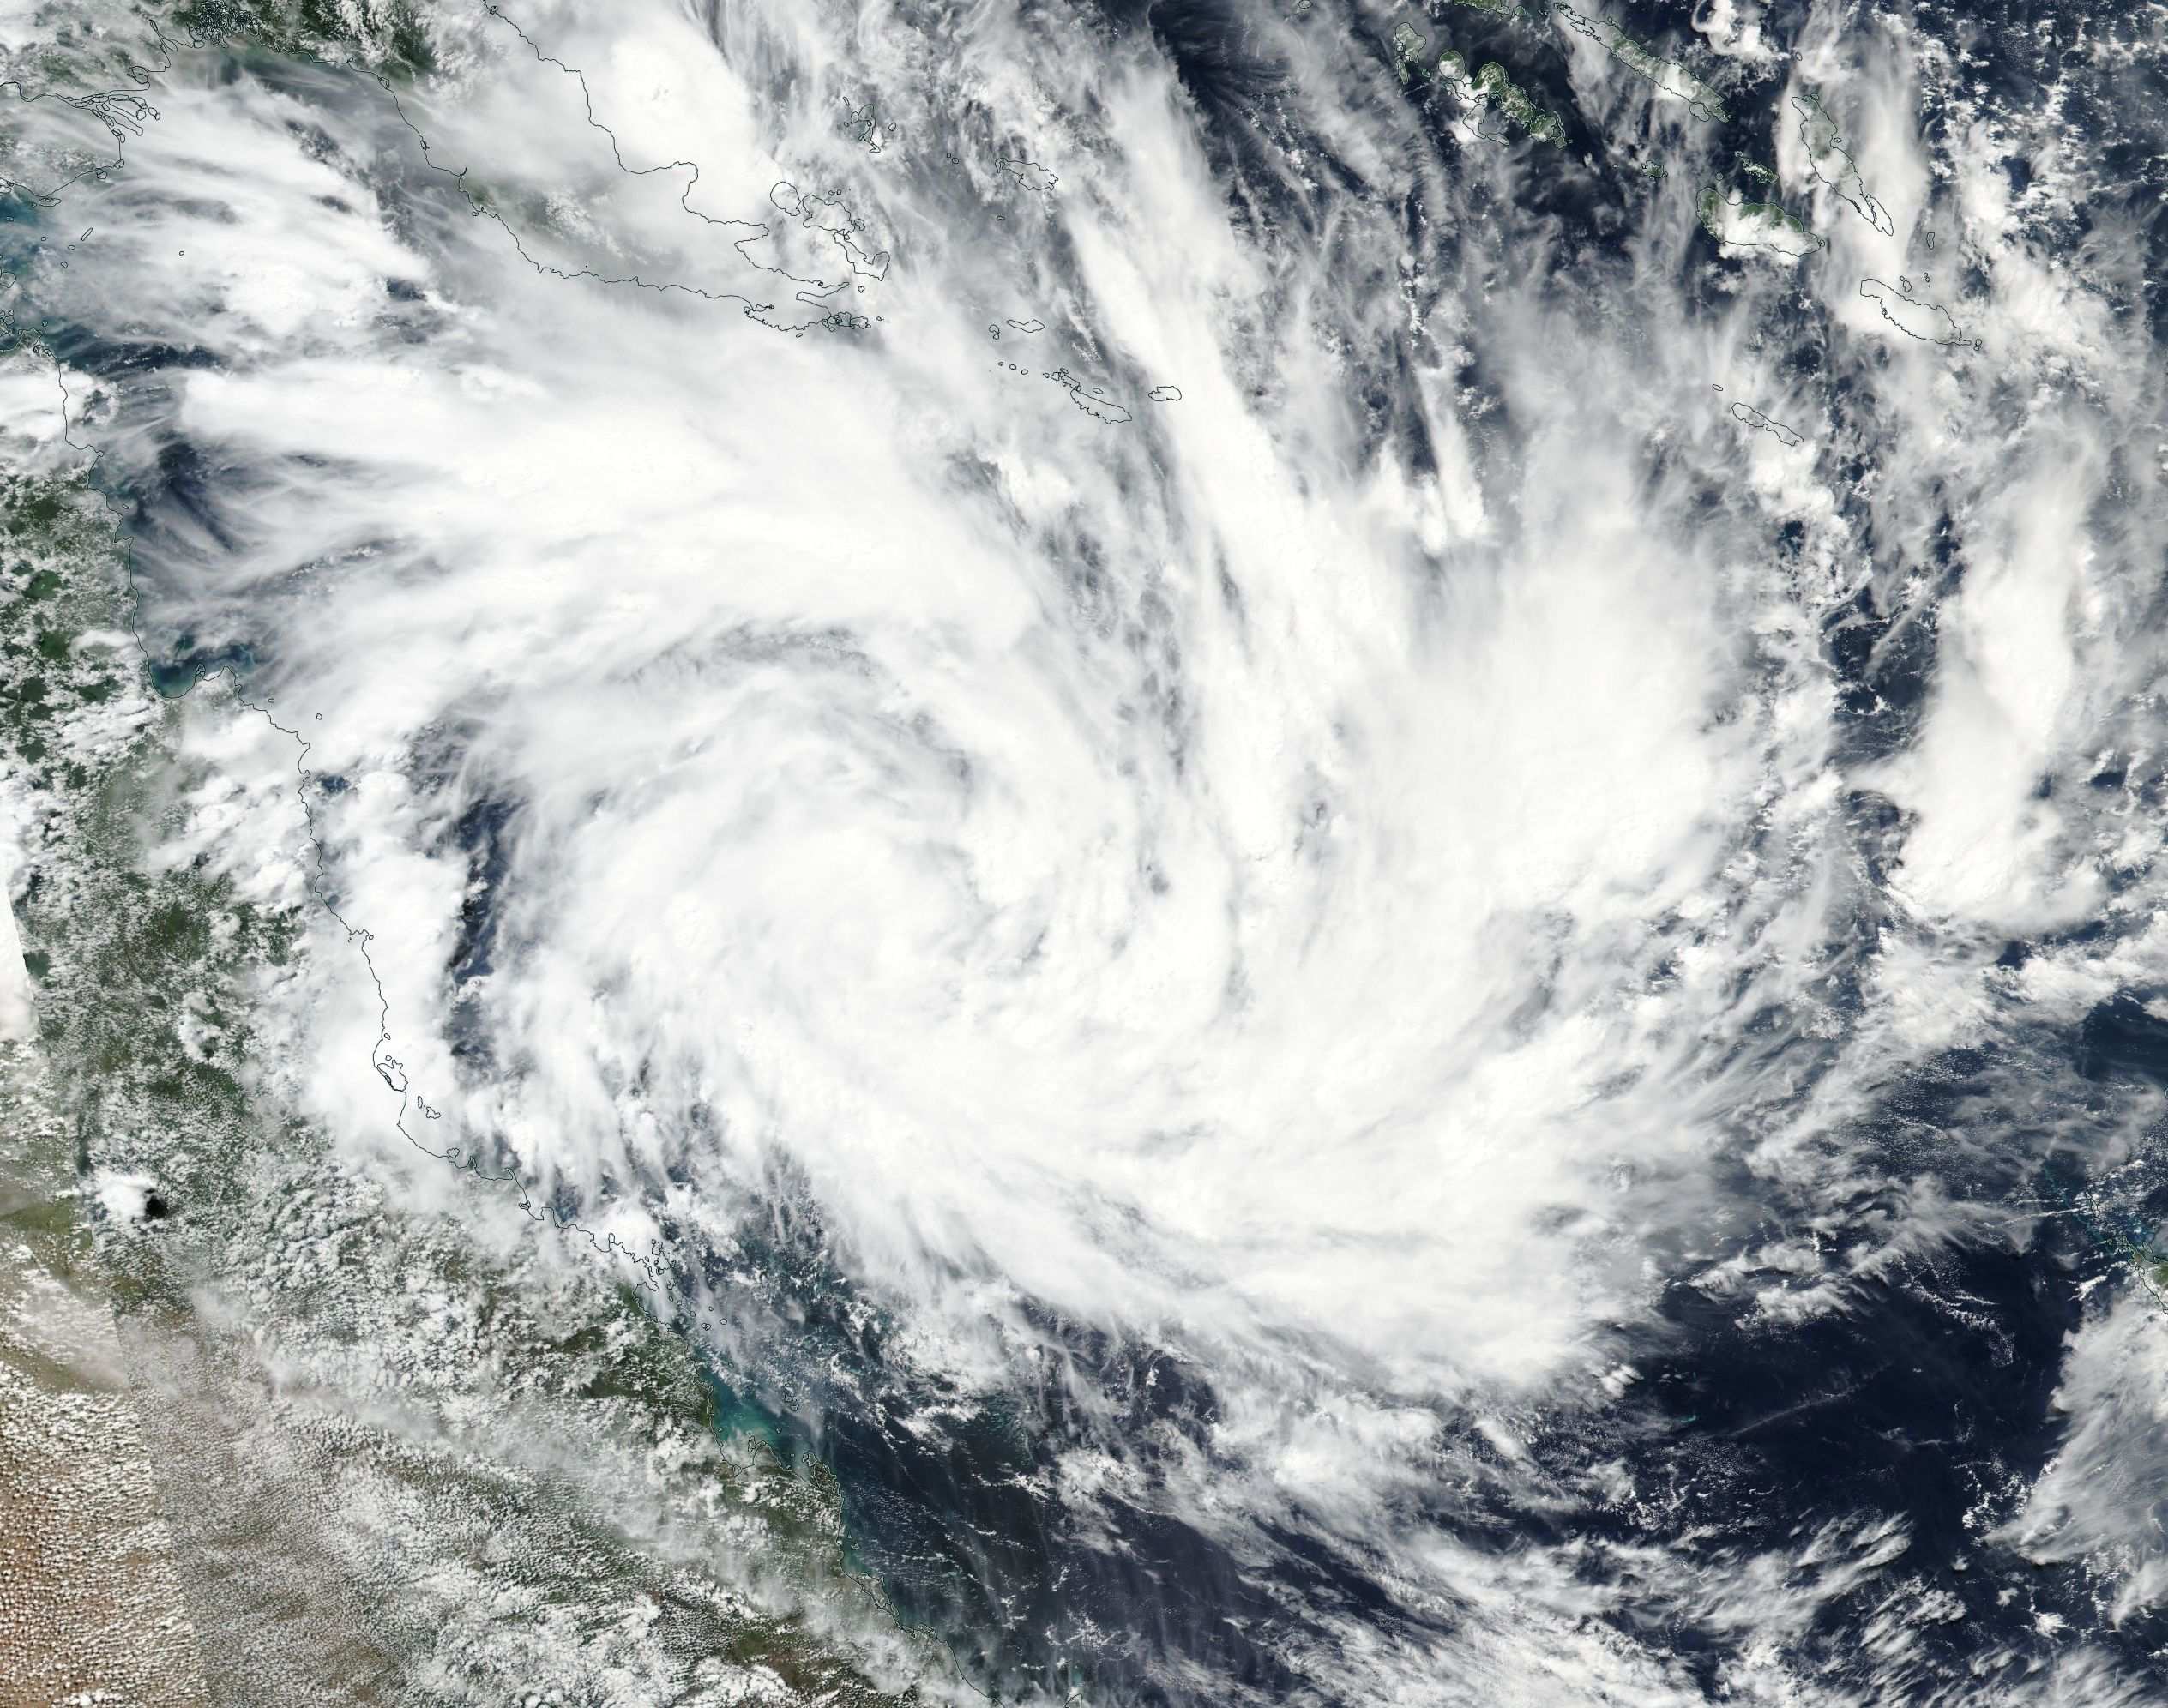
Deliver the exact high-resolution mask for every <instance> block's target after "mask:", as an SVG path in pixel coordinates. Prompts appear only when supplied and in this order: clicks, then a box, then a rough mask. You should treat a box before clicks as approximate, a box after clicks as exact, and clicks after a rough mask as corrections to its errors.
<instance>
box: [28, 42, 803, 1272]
mask: <svg viewBox="0 0 2168 1708" xmlns="http://www.w3.org/2000/svg"><path fill="white" fill-rule="evenodd" d="M492 10H494V8H492ZM137 15H138V16H139V17H140V18H142V20H143V21H145V22H146V23H148V25H149V27H150V30H151V33H152V38H153V39H154V40H155V41H156V42H157V43H158V44H159V45H160V47H161V48H162V49H164V50H165V51H166V58H165V61H164V63H162V64H160V65H155V66H151V67H148V68H146V67H142V66H139V65H136V64H135V63H134V62H133V61H132V60H129V62H128V63H129V77H130V79H131V81H134V82H135V84H136V86H137V87H138V88H142V87H148V86H149V84H150V82H151V80H152V78H153V77H154V75H156V74H157V73H158V72H160V71H162V70H170V69H172V49H173V47H174V45H176V38H174V37H172V36H171V35H169V34H167V33H166V30H165V28H164V27H163V24H162V22H161V21H160V20H159V19H158V18H157V17H155V16H154V15H152V14H150V13H148V12H145V11H142V9H138V10H137ZM515 28H516V26H515ZM523 39H524V38H523ZM191 45H198V46H201V45H205V44H204V43H203V42H202V41H200V40H196V39H191ZM370 75H371V77H372V79H373V80H374V81H376V82H377V83H378V84H379V86H380V87H386V89H387V92H388V93H389V89H388V85H386V84H385V82H384V80H383V79H382V76H380V75H377V74H376V73H374V72H372V73H370ZM581 87H583V88H584V87H585V81H584V79H583V80H582V84H581ZM7 88H13V89H14V90H15V93H16V95H17V97H18V98H19V99H22V100H23V101H25V102H26V104H27V102H29V101H32V100H36V99H45V95H44V94H39V95H30V94H27V93H24V91H23V87H22V85H21V81H20V80H17V79H9V80H8V81H6V82H4V83H0V89H7ZM47 93H51V92H47ZM62 99H69V98H68V97H62ZM84 99H87V98H84ZM394 99H396V96H395V95H394ZM71 104H74V105H83V104H84V102H83V101H82V100H77V101H73V102H71ZM85 110H86V111H93V112H96V113H97V114H98V116H99V117H100V118H101V119H105V122H106V124H107V128H108V129H110V130H112V134H113V139H114V143H115V146H116V147H117V150H118V152H117V154H116V156H115V158H114V159H112V160H111V162H110V163H106V164H105V165H94V166H92V167H87V168H86V169H85V170H84V171H82V172H80V173H77V174H76V175H75V177H70V178H68V179H66V180H64V181H63V182H62V183H59V184H57V185H56V186H54V188H53V189H52V190H51V191H49V192H45V193H43V194H42V195H38V196H36V197H35V200H36V201H37V203H38V205H39V206H41V207H50V206H51V205H52V202H53V201H54V200H55V199H56V198H57V196H58V195H59V193H60V192H61V191H63V190H65V189H69V187H71V186H72V185H74V184H75V183H81V181H82V180H83V179H84V178H85V177H89V176H92V175H93V173H103V172H118V171H123V170H124V169H125V167H126V165H127V145H126V138H125V137H124V136H123V135H122V134H121V132H120V131H119V130H118V129H114V128H113V125H112V122H111V120H110V119H108V118H106V115H105V109H104V108H103V107H99V106H87V105H86V106H85ZM141 111H143V112H144V113H146V114H148V117H151V118H153V119H155V118H157V117H159V114H158V112H157V111H156V109H154V108H153V107H151V106H150V105H148V102H145V103H143V104H142V108H141ZM401 117H402V118H403V117H404V114H403V113H402V114H401ZM410 128H411V126H410ZM134 134H135V135H143V134H144V132H143V131H142V129H140V128H139V129H135V132H134ZM416 135H417V137H419V135H420V133H419V131H418V132H416ZM614 140H615V139H614V138H613V139H612V141H613V142H614ZM431 164H432V165H433V164H434V163H433V162H432V163H431ZM685 164H690V163H685ZM438 170H439V171H443V170H444V169H443V168H442V167H439V168H438ZM694 170H695V171H698V168H697V167H695V168H694ZM689 211H690V210H689ZM702 217H703V218H705V217H706V216H705V215H703V216H702ZM499 223H500V224H502V221H500V222H499ZM716 223H736V224H744V223H750V222H746V221H732V222H716ZM763 229H765V228H763ZM507 232H508V234H509V227H508V228H507ZM513 241H514V244H515V246H516V245H517V243H518V238H517V237H516V236H514V238H513ZM521 253H522V254H524V253H525V251H523V250H522V251H521ZM749 259H750V257H749ZM755 264H756V265H757V264H758V263H755ZM542 270H544V271H556V269H551V268H544V269H542ZM560 276H563V275H562V274H560ZM605 282H608V281H605ZM652 288H662V287H652ZM676 288H690V287H676ZM703 294H704V293H703ZM739 300H744V299H742V298H741V299H739ZM0 333H4V334H6V335H7V336H8V337H9V338H11V339H13V340H14V341H15V343H16V344H17V345H18V346H21V348H23V349H24V350H26V351H28V352H32V353H33V354H34V355H36V356H39V357H41V358H44V359H45V360H46V361H48V362H50V363H51V364H52V369H53V374H54V377H55V381H56V382H57V384H58V386H59V388H60V395H61V430H62V437H63V440H64V441H65V442H66V443H67V444H68V446H69V448H70V449H71V450H76V451H80V452H82V453H84V454H87V456H88V458H89V459H90V460H92V462H93V463H94V462H95V461H96V460H97V458H98V455H99V449H98V447H97V446H96V445H94V444H86V443H83V442H80V441H78V440H77V439H76V438H75V436H74V434H73V431H72V427H73V424H72V422H71V421H70V420H69V413H68V405H69V391H68V386H67V381H66V379H65V377H64V374H63V364H62V363H61V361H60V359H59V358H58V357H57V355H55V354H54V352H53V351H52V348H51V346H50V345H49V344H47V343H46V342H45V340H44V338H43V337H41V336H40V335H39V334H38V333H37V332H35V331H34V330H32V329H29V328H25V327H23V326H22V325H21V323H20V322H17V321H16V320H15V318H14V317H13V316H9V315H8V314H6V313H5V311H4V310H0ZM123 561H124V565H125V567H124V569H123V588H124V593H123V597H124V599H125V601H126V604H127V607H128V610H127V616H126V619H125V621H126V624H127V629H128V634H129V638H130V640H133V641H134V643H135V652H136V656H137V658H138V659H139V660H140V661H141V663H140V665H139V668H140V669H141V670H142V671H143V673H144V680H145V685H146V687H147V688H148V689H149V691H150V692H151V694H152V695H154V698H156V699H163V700H166V701H181V700H184V699H186V698H187V697H188V696H189V695H192V694H194V693H195V692H196V689H199V688H202V686H203V685H204V684H205V683H214V682H217V681H218V680H220V678H221V677H224V678H226V679H227V681H228V683H229V687H230V689H231V691H232V695H233V700H234V703H235V704H236V705H237V706H239V707H242V708H243V709H244V710H246V711H250V712H253V713H257V714H259V715H260V716H261V717H262V719H263V720H264V721H265V722H266V723H267V724H268V725H270V726H271V728H272V729H274V730H275V731H278V732H279V733H280V735H283V736H286V737H290V738H291V739H292V740H293V741H294V742H295V743H298V746H299V749H300V751H299V752H298V753H297V754H296V755H295V756H294V773H295V775H296V776H297V777H298V779H300V805H301V813H302V820H303V823H304V827H305V832H306V834H307V837H308V840H309V845H310V848H311V850H312V851H314V855H315V861H316V870H315V873H314V874H313V875H310V876H309V877H308V878H307V879H306V881H305V882H306V887H307V889H308V891H309V893H310V896H311V897H312V898H313V899H315V900H316V904H317V905H319V906H320V907H322V909H323V911H325V913H327V914H328V915H329V916H330V917H331V918H332V919H333V921H334V922H335V923H337V925H338V926H339V928H340V929H341V930H342V931H344V932H345V933H346V941H347V942H348V943H350V944H352V946H353V947H355V948H357V949H358V951H359V952H360V954H361V959H362V964H363V965H364V966H365V967H367V968H368V970H369V979H370V983H371V984H372V985H373V986H374V987H375V989H376V1009H377V1016H376V1042H375V1043H374V1044H373V1045H372V1046H371V1047H370V1067H373V1068H374V1069H375V1070H376V1075H377V1077H378V1078H379V1079H381V1080H383V1082H384V1084H385V1086H387V1087H388V1089H390V1090H392V1091H394V1092H398V1093H399V1098H400V1110H399V1114H398V1116H396V1117H395V1119H394V1122H393V1125H394V1127H395V1128H397V1129H398V1131H399V1134H400V1137H401V1138H403V1139H405V1140H407V1143H408V1144H410V1145H412V1146H413V1147H414V1148H415V1149H416V1150H418V1151H419V1152H422V1153H423V1155H425V1156H428V1157H433V1158H437V1160H438V1161H440V1162H443V1163H448V1164H450V1165H451V1166H452V1167H453V1168H454V1169H455V1170H463V1171H465V1172H466V1173H467V1174H470V1175H472V1176H474V1177H475V1178H476V1179H477V1180H481V1181H486V1182H491V1183H492V1184H497V1185H503V1184H509V1185H511V1186H512V1187H513V1188H515V1190H516V1191H517V1192H518V1194H519V1195H520V1207H521V1209H522V1210H524V1211H526V1212H527V1215H528V1217H529V1218H531V1219H533V1220H534V1221H537V1222H540V1221H545V1220H546V1221H549V1222H551V1223H553V1224H554V1225H555V1226H556V1228H557V1230H558V1231H559V1232H565V1231H572V1232H576V1233H579V1234H581V1235H582V1236H585V1238H586V1239H587V1242H588V1244H589V1245H590V1246H591V1247H593V1249H594V1251H595V1252H596V1253H597V1254H599V1255H600V1256H602V1257H605V1258H608V1257H612V1256H621V1257H623V1258H626V1259H628V1260H630V1262H631V1263H632V1264H633V1265H634V1266H635V1268H636V1269H638V1270H639V1271H640V1272H641V1280H640V1282H639V1285H640V1286H641V1289H642V1290H646V1291H648V1292H653V1293H658V1294H659V1293H660V1291H661V1290H662V1285H663V1280H664V1277H665V1245H664V1242H663V1241H662V1240H661V1239H660V1238H657V1239H655V1240H653V1241H652V1242H650V1243H649V1250H648V1254H647V1255H646V1256H642V1255H641V1254H640V1253H639V1252H638V1251H636V1250H635V1249H634V1248H632V1247H630V1246H629V1245H627V1244H626V1243H625V1242H623V1240H621V1239H619V1238H618V1237H617V1235H616V1234H614V1233H604V1234H601V1235H598V1234H597V1233H596V1232H595V1230H593V1229H592V1228H590V1227H588V1226H587V1224H585V1223H583V1222H581V1220H580V1219H579V1218H577V1217H575V1216H567V1215H560V1214H559V1213H558V1212H557V1211H555V1210H553V1209H551V1207H550V1206H547V1205H544V1206H537V1205H536V1203H535V1201H534V1199H533V1194H532V1193H531V1192H530V1191H529V1189H528V1187H527V1183H526V1182H525V1181H524V1180H522V1179H521V1176H520V1173H519V1171H518V1170H517V1169H516V1168H515V1169H513V1170H509V1171H507V1172H505V1173H503V1174H491V1173H490V1172H489V1171H487V1170H485V1169H484V1168H483V1167H482V1165H481V1164H480V1161H479V1147H478V1149H477V1150H476V1151H471V1152H467V1153H466V1154H464V1155H462V1153H461V1147H459V1146H450V1147H449V1148H448V1149H445V1150H443V1151H438V1150H435V1149H432V1148H431V1146H428V1145H426V1144H425V1143H424V1142H423V1141H422V1140H420V1139H419V1138H417V1137H416V1136H415V1135H414V1134H413V1133H412V1132H410V1131H409V1130H408V1128H407V1111H408V1110H409V1109H410V1108H412V1107H413V1106H415V1105H417V1104H419V1106H420V1107H421V1108H422V1109H423V1110H425V1111H428V1110H429V1105H428V1104H427V1103H426V1102H425V1100H424V1099H423V1098H421V1097H420V1095H419V1093H418V1092H414V1091H413V1088H412V1086H411V1085H410V1084H409V1083H407V1073H406V1068H405V1067H404V1065H403V1064H402V1063H401V1062H400V1061H399V1060H398V1058H397V1057H395V1056H393V1055H390V1054H389V1053H388V1051H387V1050H386V1049H385V1046H386V1045H387V1044H388V1043H390V1042H391V1037H392V1034H391V1001H390V998H389V996H388V995H387V994H386V992H385V990H384V983H383V979H382V976H381V975H380V974H379V973H378V972H377V971H376V959H375V957H374V956H372V955H371V954H370V953H369V943H370V939H371V937H373V936H374V935H375V934H374V933H373V932H372V931H370V930H369V929H367V928H366V927H364V926H358V925H355V924H353V923H352V922H350V921H349V920H348V919H347V918H346V917H345V915H343V914H342V913H340V911H339V910H338V908H337V907H336V906H335V905H334V904H333V901H332V899H331V896H330V894H329V893H328V889H327V887H326V885H325V881H324V873H325V859H326V855H325V850H324V845H323V841H322V838H321V837H319V836H318V835H317V833H316V809H315V805H314V803H312V802H311V801H310V795H309V779H310V772H309V768H308V764H307V760H308V755H309V752H310V749H311V748H312V747H313V746H314V745H315V744H314V743H311V742H310V741H309V740H308V739H307V738H306V737H304V736H303V735H302V734H301V732H300V731H298V730H295V729H291V728H289V727H287V726H286V725H284V724H281V723H280V722H279V721H278V719H276V718H275V717H274V716H273V715H272V713H271V711H270V708H269V706H268V703H267V704H264V705H259V704H257V703H256V701H252V700H250V699H249V698H248V697H247V696H246V695H244V693H243V692H242V686H241V679H240V677H239V674H238V671H236V670H235V669H234V668H233V667H232V665H225V666H221V667H220V669H218V670H214V671H205V672H203V673H202V674H201V675H199V676H196V677H193V678H192V679H191V680H190V683H189V684H188V686H187V687H186V688H184V689H182V690H181V691H180V693H178V694H175V695H164V694H161V693H160V690H159V689H157V688H156V687H155V686H154V685H153V684H151V683H149V682H148V674H149V668H150V659H151V656H152V654H151V650H150V647H149V646H148V642H147V641H146V640H145V639H144V635H143V630H142V592H141V582H140V580H138V578H137V575H136V573H135V544H134V542H133V541H132V540H129V539H127V538H126V537H125V536H123ZM387 1069H388V1070H389V1071H387ZM394 1075H396V1077H394ZM430 1116H431V1119H434V1118H435V1115H434V1111H430Z"/></svg>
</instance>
